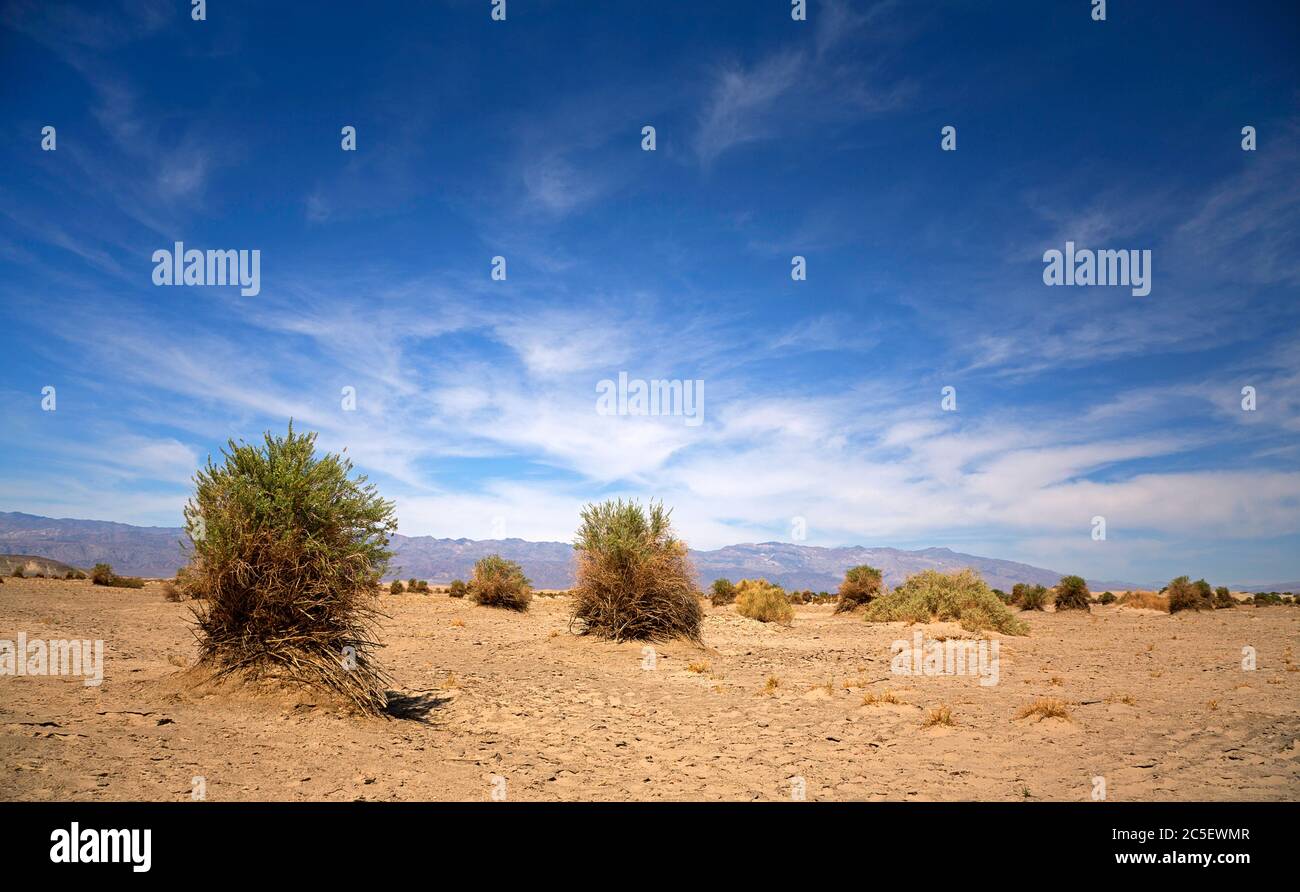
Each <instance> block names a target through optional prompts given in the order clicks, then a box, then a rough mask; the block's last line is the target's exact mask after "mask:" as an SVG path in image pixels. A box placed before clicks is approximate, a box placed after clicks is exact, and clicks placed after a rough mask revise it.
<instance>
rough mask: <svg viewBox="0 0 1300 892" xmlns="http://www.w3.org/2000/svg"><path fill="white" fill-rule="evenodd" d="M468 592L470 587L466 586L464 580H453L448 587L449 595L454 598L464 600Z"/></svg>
mask: <svg viewBox="0 0 1300 892" xmlns="http://www.w3.org/2000/svg"><path fill="white" fill-rule="evenodd" d="M467 591H469V586H467V585H465V580H463V579H453V580H452V581H451V585H449V586H448V587H447V594H448V595H450V596H451V597H453V598H463V597H465V593H466V592H467Z"/></svg>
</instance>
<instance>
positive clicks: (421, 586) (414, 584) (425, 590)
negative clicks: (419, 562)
mask: <svg viewBox="0 0 1300 892" xmlns="http://www.w3.org/2000/svg"><path fill="white" fill-rule="evenodd" d="M411 591H413V592H415V593H417V594H421V595H427V594H429V583H428V582H426V581H425V580H423V579H415V580H412V581H411Z"/></svg>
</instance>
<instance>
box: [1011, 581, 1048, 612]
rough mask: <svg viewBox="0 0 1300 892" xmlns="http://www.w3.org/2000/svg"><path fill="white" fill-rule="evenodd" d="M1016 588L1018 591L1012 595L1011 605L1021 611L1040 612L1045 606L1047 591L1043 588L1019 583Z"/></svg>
mask: <svg viewBox="0 0 1300 892" xmlns="http://www.w3.org/2000/svg"><path fill="white" fill-rule="evenodd" d="M1016 588H1017V589H1020V591H1019V593H1018V594H1014V595H1013V601H1012V603H1014V604H1015V605H1016V606H1017V607H1019V608H1020V609H1021V610H1042V609H1043V608H1044V607H1046V606H1047V589H1046V588H1044V587H1043V586H1041V585H1031V584H1029V583H1024V582H1021V583H1017V584H1016ZM1013 591H1014V589H1013Z"/></svg>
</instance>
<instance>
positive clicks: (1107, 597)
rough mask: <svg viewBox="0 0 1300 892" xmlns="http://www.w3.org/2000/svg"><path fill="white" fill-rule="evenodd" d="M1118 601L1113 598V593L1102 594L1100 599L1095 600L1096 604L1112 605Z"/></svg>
mask: <svg viewBox="0 0 1300 892" xmlns="http://www.w3.org/2000/svg"><path fill="white" fill-rule="evenodd" d="M1118 600H1119V599H1118V598H1116V597H1115V593H1114V592H1102V593H1101V597H1100V598H1098V599H1097V603H1098V604H1114V603H1115V602H1116V601H1118Z"/></svg>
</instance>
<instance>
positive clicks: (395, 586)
mask: <svg viewBox="0 0 1300 892" xmlns="http://www.w3.org/2000/svg"><path fill="white" fill-rule="evenodd" d="M404 591H406V586H404V585H402V580H400V579H394V580H393V581H392V582H391V583H389V585H388V593H389V594H390V595H400V594H401V593H402V592H404Z"/></svg>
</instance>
